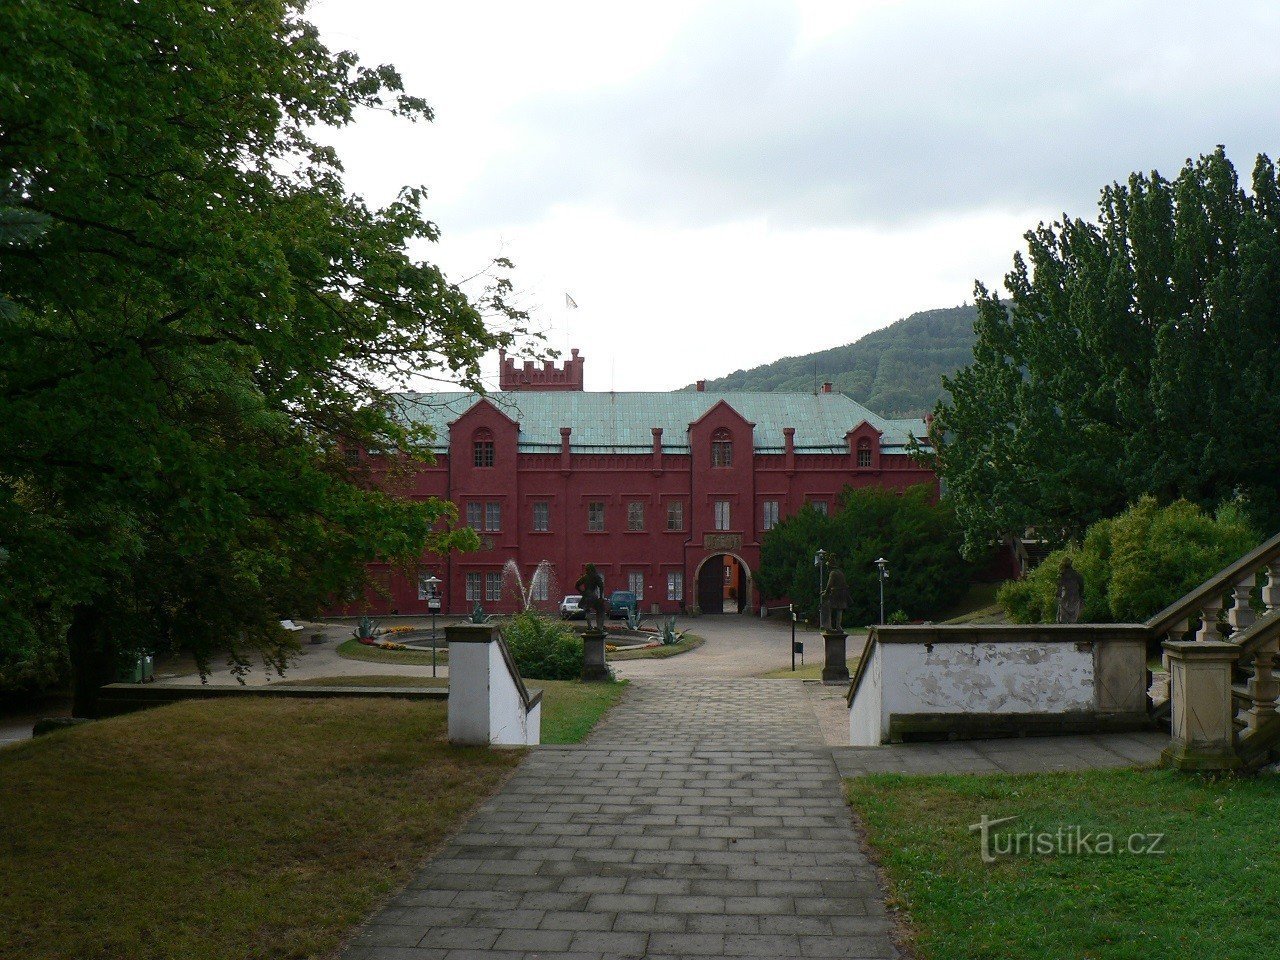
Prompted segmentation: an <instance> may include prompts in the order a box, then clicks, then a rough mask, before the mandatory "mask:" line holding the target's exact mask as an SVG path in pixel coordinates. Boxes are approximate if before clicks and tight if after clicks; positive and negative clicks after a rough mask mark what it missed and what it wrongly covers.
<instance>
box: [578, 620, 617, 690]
mask: <svg viewBox="0 0 1280 960" xmlns="http://www.w3.org/2000/svg"><path fill="white" fill-rule="evenodd" d="M587 616H590V614H587ZM604 637H605V635H604V633H603V632H602V631H600V630H587V632H586V633H584V634H583V635H582V649H583V659H582V682H583V683H606V682H608V681H609V680H610V679H612V678H611V677H610V676H609V667H608V665H607V664H606V663H605V659H604Z"/></svg>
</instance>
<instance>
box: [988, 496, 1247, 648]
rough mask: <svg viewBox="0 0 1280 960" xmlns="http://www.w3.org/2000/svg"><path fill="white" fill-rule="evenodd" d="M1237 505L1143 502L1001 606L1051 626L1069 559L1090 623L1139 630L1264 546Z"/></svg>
mask: <svg viewBox="0 0 1280 960" xmlns="http://www.w3.org/2000/svg"><path fill="white" fill-rule="evenodd" d="M1258 540H1259V538H1258V535H1257V534H1256V533H1255V532H1254V530H1253V529H1252V527H1250V525H1249V523H1248V522H1247V521H1246V520H1245V519H1244V515H1243V513H1242V512H1241V511H1240V510H1239V509H1238V508H1237V507H1236V505H1235V504H1228V505H1225V506H1223V507H1221V508H1220V509H1219V510H1218V511H1217V513H1215V514H1212V515H1211V514H1207V513H1205V512H1204V511H1203V510H1201V509H1200V508H1199V507H1197V506H1196V505H1195V504H1192V503H1187V502H1186V501H1185V500H1179V501H1177V502H1175V503H1171V504H1169V505H1168V506H1167V507H1161V506H1158V505H1157V503H1156V501H1155V499H1154V498H1152V497H1143V498H1142V499H1141V500H1139V501H1138V502H1137V503H1135V504H1134V505H1133V506H1132V507H1130V508H1129V509H1128V510H1126V511H1125V512H1124V513H1122V514H1120V515H1119V516H1117V517H1112V518H1110V519H1107V520H1099V521H1098V522H1097V523H1095V524H1093V525H1092V526H1090V527H1089V528H1088V529H1087V530H1086V531H1085V535H1084V541H1083V543H1082V544H1081V545H1080V546H1076V545H1074V544H1070V545H1068V546H1066V547H1064V548H1062V549H1060V550H1055V551H1053V552H1052V553H1050V554H1049V555H1048V556H1047V557H1045V559H1044V562H1043V563H1041V564H1040V566H1038V567H1036V569H1035V570H1033V571H1031V573H1029V574H1028V575H1027V576H1026V577H1024V578H1023V579H1022V580H1018V581H1014V582H1011V583H1006V584H1005V585H1004V586H1003V587H1001V588H1000V593H999V594H998V596H997V599H998V601H999V603H1000V606H1001V607H1003V608H1004V610H1005V612H1006V613H1007V614H1008V615H1009V619H1011V620H1013V621H1014V622H1015V623H1052V622H1053V621H1054V620H1056V619H1057V613H1058V577H1059V576H1060V575H1061V573H1062V563H1063V561H1064V560H1067V559H1070V560H1071V563H1072V565H1073V566H1074V567H1075V568H1076V570H1078V571H1079V572H1080V575H1081V576H1082V577H1083V578H1084V612H1083V614H1082V616H1081V619H1082V620H1084V621H1085V622H1088V623H1103V622H1108V621H1115V622H1120V623H1129V622H1141V621H1143V620H1146V619H1148V618H1150V617H1152V616H1154V615H1155V614H1157V613H1159V612H1160V611H1161V610H1162V609H1164V608H1165V607H1166V606H1168V605H1169V604H1171V603H1173V601H1175V600H1177V599H1178V598H1179V597H1181V596H1183V595H1184V594H1186V593H1188V592H1189V591H1190V590H1192V589H1194V588H1195V587H1197V586H1199V585H1200V584H1201V583H1203V582H1204V581H1205V580H1207V579H1208V578H1209V577H1211V576H1213V574H1215V573H1217V572H1218V571H1219V570H1221V569H1222V568H1223V567H1225V566H1226V565H1227V564H1229V563H1231V562H1232V561H1233V560H1236V559H1238V558H1239V557H1240V556H1242V555H1243V554H1245V553H1247V552H1248V551H1249V550H1251V549H1253V548H1254V547H1255V546H1257V544H1258Z"/></svg>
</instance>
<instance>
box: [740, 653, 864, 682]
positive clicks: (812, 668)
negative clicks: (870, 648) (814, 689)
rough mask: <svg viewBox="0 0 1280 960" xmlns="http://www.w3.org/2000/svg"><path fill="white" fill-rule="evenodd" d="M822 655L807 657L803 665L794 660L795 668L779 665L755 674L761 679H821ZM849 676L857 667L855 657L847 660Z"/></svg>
mask: <svg viewBox="0 0 1280 960" xmlns="http://www.w3.org/2000/svg"><path fill="white" fill-rule="evenodd" d="M822 664H823V660H822V657H818V658H817V659H816V660H815V659H814V658H813V657H809V658H808V663H806V664H805V665H804V666H803V667H802V666H800V660H799V659H798V658H797V660H796V668H795V670H792V669H791V668H790V667H780V668H779V669H777V670H770V671H769V672H768V673H761V674H757V676H759V677H760V678H761V679H763V680H821V679H822ZM848 664H849V676H853V673H854V671H855V670H857V669H858V659H857V657H855V658H853V659H852V660H849V661H848Z"/></svg>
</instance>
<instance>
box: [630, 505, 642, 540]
mask: <svg viewBox="0 0 1280 960" xmlns="http://www.w3.org/2000/svg"><path fill="white" fill-rule="evenodd" d="M627 529H628V530H630V531H631V532H632V533H643V532H644V501H643V500H632V501H631V502H630V503H628V504H627Z"/></svg>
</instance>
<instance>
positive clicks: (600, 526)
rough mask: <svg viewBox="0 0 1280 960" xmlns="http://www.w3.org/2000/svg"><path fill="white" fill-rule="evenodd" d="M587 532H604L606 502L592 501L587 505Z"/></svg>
mask: <svg viewBox="0 0 1280 960" xmlns="http://www.w3.org/2000/svg"><path fill="white" fill-rule="evenodd" d="M587 532H588V533H603V532H604V502H603V501H601V500H592V501H591V502H590V503H588V504H587Z"/></svg>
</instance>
